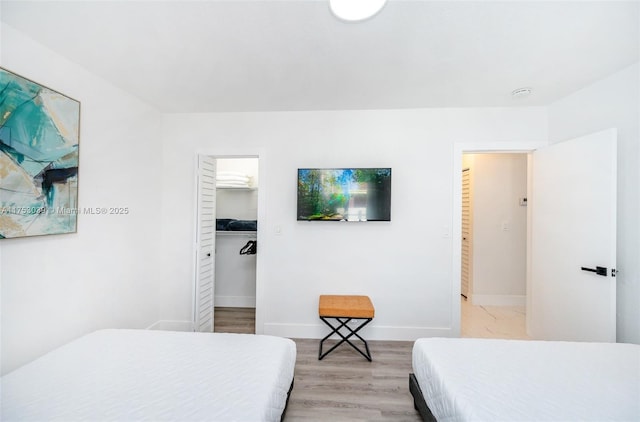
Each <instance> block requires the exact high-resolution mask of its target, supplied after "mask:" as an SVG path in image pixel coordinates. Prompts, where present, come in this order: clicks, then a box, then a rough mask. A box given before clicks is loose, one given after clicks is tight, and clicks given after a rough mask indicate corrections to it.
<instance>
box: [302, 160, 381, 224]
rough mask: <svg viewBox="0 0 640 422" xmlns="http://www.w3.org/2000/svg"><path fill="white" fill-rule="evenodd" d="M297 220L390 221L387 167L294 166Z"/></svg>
mask: <svg viewBox="0 0 640 422" xmlns="http://www.w3.org/2000/svg"><path fill="white" fill-rule="evenodd" d="M298 221H391V169H390V168H340V169H311V168H308V169H298Z"/></svg>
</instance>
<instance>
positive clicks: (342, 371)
mask: <svg viewBox="0 0 640 422" xmlns="http://www.w3.org/2000/svg"><path fill="white" fill-rule="evenodd" d="M294 341H295V342H296V346H297V349H298V356H297V359H296V369H295V385H294V387H293V391H292V393H291V397H290V399H289V405H288V407H287V413H286V415H285V419H284V420H285V422H294V421H416V422H417V421H420V420H421V419H420V416H419V415H418V412H417V411H416V410H414V408H413V398H412V397H411V393H410V392H409V373H410V372H411V349H412V347H413V342H410V341H369V342H368V343H369V349H370V350H371V356H372V358H373V362H368V361H367V360H366V359H365V358H364V357H362V356H361V355H360V354H358V352H356V351H355V350H353V349H352V348H351V347H350V346H349V345H347V344H343V345H341V346H340V347H338V348H337V349H336V350H334V351H333V352H331V353H330V354H329V355H327V356H326V357H325V358H323V359H322V360H321V361H319V360H318V344H319V340H310V339H304V340H301V339H294ZM330 344H331V343H330V342H329V341H327V342H326V343H325V345H329V346H330ZM325 350H328V349H325Z"/></svg>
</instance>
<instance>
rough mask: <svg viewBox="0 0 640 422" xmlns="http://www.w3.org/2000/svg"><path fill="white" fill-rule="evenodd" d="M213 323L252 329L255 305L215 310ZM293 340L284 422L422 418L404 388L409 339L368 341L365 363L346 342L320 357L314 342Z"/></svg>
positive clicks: (224, 328) (229, 329)
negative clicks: (368, 355) (290, 385)
mask: <svg viewBox="0 0 640 422" xmlns="http://www.w3.org/2000/svg"><path fill="white" fill-rule="evenodd" d="M214 324H215V329H214V331H215V332H218V333H223V332H224V333H255V309H250V308H216V309H215V316H214ZM293 340H294V341H295V342H296V347H297V359H296V369H295V384H294V387H293V391H292V392H291V397H290V398H289V405H288V406H287V413H286V416H285V419H284V420H285V422H295V421H332V422H333V421H339V422H346V421H354V422H355V421H398V422H404V421H407V422H410V421H416V422H418V421H420V420H421V419H420V416H419V415H418V413H417V412H416V411H415V410H414V408H413V398H412V397H411V393H410V392H409V373H410V372H411V349H412V347H413V342H410V341H369V349H370V350H371V356H372V358H373V362H369V361H367V360H366V359H365V358H363V357H362V356H361V355H360V354H358V352H356V351H355V350H353V349H352V348H351V347H350V346H349V345H347V344H343V345H341V346H340V347H339V348H337V349H336V350H334V351H333V352H331V353H330V354H329V355H327V356H326V357H325V358H324V359H322V360H321V361H319V360H318V345H319V340H315V339H293ZM332 344H334V343H333V342H332V341H327V342H326V343H325V347H327V348H326V349H325V350H328V348H329V347H331V345H332Z"/></svg>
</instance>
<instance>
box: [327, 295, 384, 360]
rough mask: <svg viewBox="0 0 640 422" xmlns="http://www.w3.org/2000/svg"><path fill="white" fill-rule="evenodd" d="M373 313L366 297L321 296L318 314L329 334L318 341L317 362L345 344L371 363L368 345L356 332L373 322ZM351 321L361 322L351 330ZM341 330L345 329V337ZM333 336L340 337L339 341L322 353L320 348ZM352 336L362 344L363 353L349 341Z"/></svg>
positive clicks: (369, 301)
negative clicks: (327, 327) (328, 329)
mask: <svg viewBox="0 0 640 422" xmlns="http://www.w3.org/2000/svg"><path fill="white" fill-rule="evenodd" d="M374 313H375V310H374V308H373V304H372V303H371V299H369V297H368V296H342V295H321V296H320V302H319V306H318V314H319V315H320V319H321V320H322V321H323V322H324V323H325V324H327V325H328V326H329V328H331V332H330V333H329V334H327V336H326V337H325V338H323V339H322V340H320V350H319V352H318V360H322V358H324V357H325V356H327V355H328V354H329V353H331V352H332V351H334V350H335V349H336V348H337V347H338V346H340V345H341V344H342V343H347V344H349V345H350V346H351V347H353V348H354V349H355V350H356V351H357V352H358V353H360V354H361V355H362V356H364V357H365V358H366V359H367V360H368V361H369V362H371V352H370V351H369V345H368V344H367V341H366V340H365V339H363V338H362V337H360V335H359V334H358V331H360V330H361V329H362V328H363V327H364V326H365V325H367V324H368V323H370V322H371V321H372V320H373V316H374ZM330 320H335V322H334V324H332V323H331V322H332V321H330ZM351 320H361V322H360V324H359V325H357V326H356V327H355V328H352V327H351V326H349V323H350V322H351ZM342 328H345V329H346V331H347V332H346V335H344V334H343V333H342V332H341V331H340V330H341V329H342ZM343 331H344V330H343ZM334 334H337V335H338V336H340V338H341V340H340V341H339V342H338V343H336V344H335V345H334V346H333V347H331V348H330V349H329V350H327V351H326V352H324V353H322V346H323V344H324V342H325V340H327V339H328V338H329V337H331V336H332V335H334ZM352 336H355V337H357V338H358V339H360V340H361V341H362V342H363V343H364V347H365V351H363V350H362V349H361V348H359V347H358V346H356V345H355V344H353V343H352V342H351V340H349V339H350V338H351V337H352Z"/></svg>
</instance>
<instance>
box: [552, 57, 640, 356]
mask: <svg viewBox="0 0 640 422" xmlns="http://www.w3.org/2000/svg"><path fill="white" fill-rule="evenodd" d="M548 109H549V138H550V140H551V141H552V142H560V141H562V140H565V139H568V138H573V137H577V136H581V135H586V134H588V133H593V132H597V131H600V130H603V129H607V128H611V127H615V128H617V129H618V204H617V205H618V230H617V254H618V257H617V260H618V264H617V265H618V267H617V269H618V270H619V273H618V276H617V286H618V292H617V297H618V300H617V313H618V317H617V340H618V341H619V342H631V343H638V344H640V223H639V222H638V216H639V215H640V207H639V203H640V171H639V170H638V169H639V165H638V163H640V67H639V65H638V64H637V63H636V64H635V65H633V66H630V67H628V68H626V69H623V70H622V71H620V72H617V73H615V74H613V75H611V76H609V77H607V78H605V79H603V80H601V81H599V82H597V83H594V84H593V85H590V86H588V87H585V88H583V89H581V90H579V91H577V92H575V93H574V94H572V95H569V96H567V97H566V98H564V99H562V100H560V101H557V102H555V103H553V104H551V105H550V106H549V108H548Z"/></svg>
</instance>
